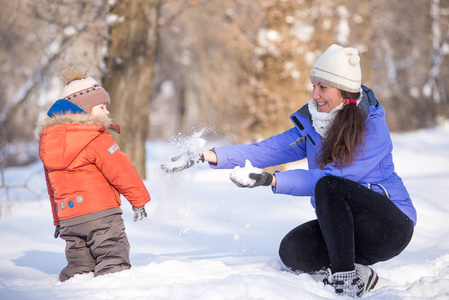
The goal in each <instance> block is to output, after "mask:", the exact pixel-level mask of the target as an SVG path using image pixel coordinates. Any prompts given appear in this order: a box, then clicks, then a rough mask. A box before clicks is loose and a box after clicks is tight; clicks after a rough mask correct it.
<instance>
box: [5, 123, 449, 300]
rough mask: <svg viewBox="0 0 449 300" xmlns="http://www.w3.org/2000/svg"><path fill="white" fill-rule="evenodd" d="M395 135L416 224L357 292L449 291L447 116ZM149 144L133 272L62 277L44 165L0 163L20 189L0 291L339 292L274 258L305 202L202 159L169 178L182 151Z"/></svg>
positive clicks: (412, 294) (120, 294)
mask: <svg viewBox="0 0 449 300" xmlns="http://www.w3.org/2000/svg"><path fill="white" fill-rule="evenodd" d="M392 137H393V142H394V146H395V150H394V153H393V155H394V159H395V163H396V170H397V172H398V173H399V175H400V176H401V177H402V178H403V180H404V182H405V184H406V186H407V187H408V189H409V192H410V194H411V196H412V199H413V200H414V204H415V206H416V208H417V211H418V224H417V226H416V228H415V235H414V237H413V240H412V242H411V243H410V245H409V246H408V248H407V249H406V250H405V251H404V252H403V253H402V254H401V255H399V256H398V257H396V258H394V259H392V260H390V261H387V262H383V263H379V264H376V265H374V266H373V268H374V269H375V270H376V271H377V272H378V274H379V276H380V281H379V283H378V285H377V287H376V288H375V289H374V290H373V292H370V293H367V294H366V295H364V296H363V298H366V299H449V123H445V124H444V125H442V126H440V127H438V128H433V129H427V130H420V131H417V132H413V133H402V134H394V135H393V136H392ZM209 146H214V145H210V144H209V143H208V144H207V145H205V146H204V149H208V148H209ZM148 150H149V151H148V160H147V167H148V179H147V180H146V181H145V183H146V185H147V187H148V189H149V191H150V194H151V196H152V201H151V202H150V203H149V204H148V205H147V212H148V218H146V219H145V220H144V221H143V222H137V223H135V222H133V220H132V216H133V215H132V211H131V207H130V205H129V203H128V202H127V201H126V200H124V201H123V205H122V208H123V210H124V215H123V218H124V219H125V224H126V227H127V234H128V238H129V240H130V243H131V261H132V263H133V268H132V269H130V270H127V271H123V272H120V273H115V274H109V275H104V276H100V277H96V278H94V277H93V276H92V274H86V275H79V276H75V277H74V278H72V279H70V280H69V281H67V282H64V283H61V282H58V274H59V272H60V270H61V269H62V268H63V267H64V266H65V257H64V246H65V244H64V241H62V240H61V239H54V238H53V232H54V227H53V225H52V218H51V212H50V204H49V201H48V198H47V195H46V187H45V181H44V178H43V172H42V167H41V164H40V163H39V162H37V163H33V164H31V165H29V166H26V167H21V168H10V169H7V170H6V180H7V183H8V184H9V185H15V184H23V183H24V182H26V183H27V185H28V187H29V189H24V188H14V189H9V190H8V197H7V195H6V191H5V189H0V205H1V217H0V299H65V300H68V299H182V300H184V299H185V300H191V299H205V300H206V299H207V300H210V299H342V297H339V296H336V295H335V294H334V293H333V291H332V288H331V287H324V286H323V284H322V283H321V279H320V278H319V277H317V276H310V275H307V274H302V275H296V274H293V273H291V272H289V271H287V270H286V269H285V268H284V267H283V266H282V264H281V263H280V261H279V258H278V253H277V251H278V245H279V242H280V241H281V239H282V238H283V236H284V235H285V234H286V233H287V232H288V231H290V230H291V229H292V228H294V227H295V226H297V225H299V224H301V223H303V222H305V221H308V220H310V219H312V218H314V212H313V210H312V208H311V206H310V204H309V199H308V198H305V197H304V198H298V197H290V196H279V195H273V194H272V193H271V190H270V188H268V187H259V188H255V189H240V188H238V187H236V186H235V185H234V184H233V183H232V182H231V181H230V180H229V174H230V170H212V169H210V168H209V167H208V166H206V165H200V166H198V167H193V168H191V169H189V170H186V171H184V172H182V173H179V174H174V175H167V174H165V173H163V172H162V171H161V170H160V168H159V165H160V163H163V162H166V161H167V160H168V159H169V158H170V157H171V156H172V155H175V154H178V152H179V150H177V149H176V147H175V145H173V144H170V143H167V142H154V141H150V142H148ZM298 166H299V167H305V164H304V163H299V164H298Z"/></svg>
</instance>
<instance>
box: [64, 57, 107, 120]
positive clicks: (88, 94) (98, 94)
mask: <svg viewBox="0 0 449 300" xmlns="http://www.w3.org/2000/svg"><path fill="white" fill-rule="evenodd" d="M61 75H62V77H63V79H64V83H65V84H66V85H65V86H64V89H63V90H62V93H61V96H60V99H65V100H68V101H70V102H72V103H73V104H75V105H77V106H78V107H80V108H81V109H82V110H84V111H85V112H86V113H88V114H89V113H90V112H91V111H92V108H93V107H94V106H96V105H99V104H105V105H109V104H110V103H111V100H110V98H109V94H108V92H106V90H105V89H104V88H102V87H101V86H100V85H99V84H98V82H97V81H96V80H95V79H93V78H92V77H87V68H86V67H85V66H83V65H81V64H73V65H70V66H69V67H67V68H65V69H63V70H62V71H61Z"/></svg>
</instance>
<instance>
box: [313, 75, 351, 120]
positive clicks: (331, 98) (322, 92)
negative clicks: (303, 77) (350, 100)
mask: <svg viewBox="0 0 449 300" xmlns="http://www.w3.org/2000/svg"><path fill="white" fill-rule="evenodd" d="M312 85H313V90H312V99H313V100H315V102H316V104H317V107H318V111H319V112H324V113H329V112H330V111H331V110H332V109H334V108H335V107H337V106H339V105H340V104H341V103H342V102H343V100H344V99H343V96H342V95H341V93H340V90H339V89H336V88H334V87H331V86H328V85H325V84H323V83H321V82H312Z"/></svg>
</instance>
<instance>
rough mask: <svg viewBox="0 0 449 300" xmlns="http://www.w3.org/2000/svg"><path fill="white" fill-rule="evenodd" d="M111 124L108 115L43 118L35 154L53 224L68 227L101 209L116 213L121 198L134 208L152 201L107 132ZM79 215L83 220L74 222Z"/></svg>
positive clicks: (136, 174)
mask: <svg viewBox="0 0 449 300" xmlns="http://www.w3.org/2000/svg"><path fill="white" fill-rule="evenodd" d="M110 123H111V120H110V119H109V118H108V117H97V118H93V117H91V116H88V115H82V114H67V115H59V116H53V117H52V118H47V119H46V120H45V122H44V124H43V130H42V134H41V137H40V143H39V156H40V159H41V160H42V162H43V164H44V170H45V177H46V180H47V189H48V194H49V196H50V201H51V206H52V212H53V219H54V224H55V226H56V225H59V224H60V221H62V222H63V223H64V222H65V220H66V222H67V223H71V222H70V221H69V219H72V218H76V219H74V220H83V221H87V220H88V218H89V214H92V213H95V214H93V215H91V216H99V215H101V214H102V213H101V211H105V210H108V211H109V212H116V211H119V212H120V204H121V201H120V195H119V194H122V195H123V196H124V197H125V198H126V199H127V200H128V201H129V202H130V203H131V205H132V206H135V207H141V206H143V205H145V204H146V203H147V202H148V201H150V195H149V193H148V191H147V189H146V187H145V185H144V184H143V182H142V180H141V178H140V177H139V175H138V173H137V171H136V169H135V168H134V167H133V165H132V164H131V161H130V159H129V158H128V156H127V155H126V154H125V153H123V152H122V151H120V149H119V146H118V145H117V144H116V142H115V141H114V139H113V138H112V136H111V135H110V134H109V133H108V131H107V129H108V128H112V127H111V126H110ZM114 208H116V209H115V210H114ZM111 209H112V210H111ZM98 212H100V213H98ZM80 216H86V218H87V219H86V218H77V217H80ZM77 222H78V221H77ZM72 223H73V222H72ZM70 225H74V224H70Z"/></svg>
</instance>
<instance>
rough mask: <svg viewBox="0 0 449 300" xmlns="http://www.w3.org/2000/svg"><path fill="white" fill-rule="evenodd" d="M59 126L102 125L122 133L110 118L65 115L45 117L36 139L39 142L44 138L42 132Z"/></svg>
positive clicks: (38, 128) (37, 131)
mask: <svg viewBox="0 0 449 300" xmlns="http://www.w3.org/2000/svg"><path fill="white" fill-rule="evenodd" d="M59 124H86V125H100V126H103V127H104V128H105V129H106V130H112V131H115V132H117V133H120V130H119V127H118V125H113V124H112V120H111V118H109V117H108V116H96V117H94V116H91V115H87V114H63V115H53V117H51V118H50V117H45V118H44V119H43V120H42V122H41V123H40V124H39V125H38V126H37V128H36V130H35V132H34V133H35V137H36V139H37V140H39V139H40V138H41V136H42V131H44V129H45V128H48V127H51V126H54V125H59Z"/></svg>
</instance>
